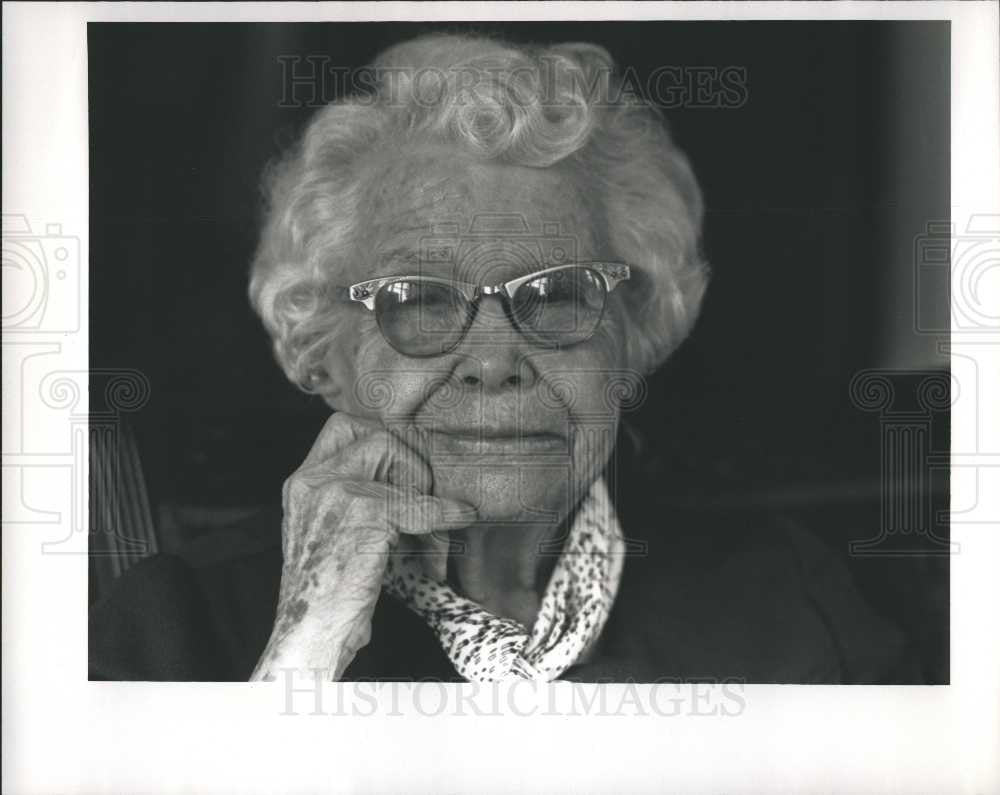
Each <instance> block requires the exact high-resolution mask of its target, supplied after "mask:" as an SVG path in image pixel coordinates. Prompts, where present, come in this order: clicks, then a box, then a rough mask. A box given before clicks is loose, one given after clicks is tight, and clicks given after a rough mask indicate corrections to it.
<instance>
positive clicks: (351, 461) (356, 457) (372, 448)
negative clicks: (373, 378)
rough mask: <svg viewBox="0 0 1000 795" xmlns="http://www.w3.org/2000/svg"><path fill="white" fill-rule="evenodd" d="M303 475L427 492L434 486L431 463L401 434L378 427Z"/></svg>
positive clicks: (304, 471)
mask: <svg viewBox="0 0 1000 795" xmlns="http://www.w3.org/2000/svg"><path fill="white" fill-rule="evenodd" d="M302 474H303V475H305V476H307V477H310V478H319V479H323V478H345V479H349V480H362V481H363V480H370V481H373V482H376V483H388V484H391V485H394V486H398V487H400V488H404V489H413V490H415V491H417V492H420V493H423V494H426V493H429V492H430V491H431V490H432V489H433V487H434V476H433V473H432V472H431V468H430V466H428V464H427V462H426V461H425V460H424V458H423V456H421V455H420V453H418V452H417V451H416V450H415V449H414V448H413V447H411V446H410V445H409V444H407V443H406V442H405V441H404V440H403V439H402V437H401V436H399V435H398V434H395V433H390V432H388V431H385V430H377V431H375V432H372V433H369V434H368V435H366V436H364V437H362V438H360V439H358V440H357V441H354V442H352V443H350V444H348V445H347V446H346V447H343V448H342V449H340V450H339V451H338V452H337V453H336V454H335V455H333V456H331V457H329V458H327V459H325V460H322V461H318V462H316V463H314V464H313V465H312V466H310V467H309V468H308V469H303V470H302Z"/></svg>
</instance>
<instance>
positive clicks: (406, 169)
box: [354, 147, 607, 284]
mask: <svg viewBox="0 0 1000 795" xmlns="http://www.w3.org/2000/svg"><path fill="white" fill-rule="evenodd" d="M585 184H586V181H585V180H583V179H581V178H580V177H579V176H577V175H575V174H574V173H573V172H572V171H571V170H570V169H568V168H565V167H561V168H560V167H553V168H544V169H540V168H527V167H522V166H515V165H506V164H495V163H482V162H477V161H474V160H471V159H469V158H467V157H457V156H455V155H454V154H453V153H451V152H449V151H448V150H444V149H441V148H440V147H437V148H420V149H416V150H410V151H406V152H398V153H395V154H394V155H393V156H392V157H390V158H388V159H385V158H383V159H382V160H380V162H378V163H377V164H374V165H373V166H372V167H371V170H370V177H369V178H368V182H367V190H366V193H365V198H364V201H363V214H362V216H361V217H362V223H363V232H362V234H361V236H360V237H361V240H360V241H359V242H360V244H361V248H362V256H361V261H360V262H359V263H358V264H359V266H360V267H361V270H360V271H359V272H358V273H357V274H354V275H357V277H358V278H372V277H375V276H391V275H399V274H404V273H406V274H424V275H433V276H443V277H446V278H453V279H460V280H462V281H469V282H473V283H477V284H487V283H497V282H499V281H501V280H503V279H509V278H513V277H515V276H517V275H522V274H524V273H530V272H532V271H534V270H540V269H541V268H544V267H548V266H552V265H560V264H564V263H566V262H574V261H586V260H595V259H602V258H606V257H607V252H606V250H605V249H606V247H605V246H604V245H603V243H602V241H603V240H604V239H605V238H606V235H605V233H604V231H603V217H602V216H603V214H602V212H601V211H600V209H599V202H598V201H596V197H594V196H593V195H591V192H589V191H588V190H587V189H586V187H585Z"/></svg>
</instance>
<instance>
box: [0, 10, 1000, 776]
mask: <svg viewBox="0 0 1000 795" xmlns="http://www.w3.org/2000/svg"><path fill="white" fill-rule="evenodd" d="M997 8H998V7H997V4H995V3H924V2H915V3H894V2H890V3H774V4H769V3H690V4H686V3H601V4H596V3H510V4H508V3H469V4H462V3H426V4H409V3H395V2H386V3H377V4H366V3H316V4H314V3H303V4H298V3H288V4H280V3H273V4H272V3H232V4H224V3H212V4H184V3H155V4H152V3H151V4H145V3H135V4H133V3H121V4H90V3H67V4H27V3H24V4H22V3H6V4H4V6H3V212H4V214H5V215H16V216H22V217H24V218H25V219H28V220H29V222H30V223H31V224H32V230H33V233H35V234H40V232H39V228H43V229H48V225H50V224H58V225H59V229H58V230H57V231H58V234H61V235H62V236H64V237H67V238H70V239H75V240H77V241H78V243H79V264H80V267H81V269H82V270H81V273H82V274H84V275H85V274H86V267H87V266H86V263H88V262H89V259H88V217H89V216H88V195H89V194H88V190H89V188H88V144H87V140H88V124H87V38H86V36H87V29H86V25H87V22H88V21H182V20H184V21H196V20H202V21H219V22H222V21H239V22H247V21H270V20H273V21H279V20H280V21H310V20H311V21H337V20H343V21H350V20H353V21H360V20H393V19H398V20H416V19H420V20H441V21H458V20H521V21H530V20H560V19H563V20H582V19H589V20H595V19H603V20H626V19H685V20H696V19H702V20H707V19H732V20H736V19H741V20H745V19H825V18H831V19H840V20H846V19H876V18H877V19H948V20H950V21H951V26H952V27H951V29H952V46H951V54H952V72H951V101H952V128H951V136H952V138H951V145H952V164H951V178H952V185H951V199H952V201H951V204H952V206H951V212H952V222H953V224H954V226H955V228H956V229H957V230H959V231H961V230H966V229H968V228H969V225H970V223H973V224H976V223H982V219H984V218H985V219H986V222H990V221H991V219H992V221H996V220H997V219H1000V180H998V179H997V175H1000V155H998V144H997V142H998V141H1000V126H998V119H1000V105H998V103H1000V99H998V97H1000V79H998V71H1000V67H998V63H1000V57H998V38H997V36H998V34H997V29H998V12H997ZM178 57H183V55H182V54H179V55H178ZM122 68H127V65H126V64H123V65H122ZM36 225H40V227H37V226H36ZM55 233H56V231H53V232H52V234H55ZM993 250H994V252H995V251H996V249H993ZM74 256H75V255H74ZM996 265H997V263H994V266H993V267H992V269H987V271H986V272H985V273H984V274H983V275H982V277H981V278H980V280H979V282H978V286H977V288H976V289H977V290H978V291H979V292H977V293H976V295H975V296H974V300H975V301H977V302H978V306H979V307H988V306H989V307H1000V267H996ZM953 278H954V276H953ZM4 281H5V286H6V281H7V274H6V272H5V274H4ZM86 284H87V280H86V278H82V279H80V281H79V285H80V290H79V301H80V303H79V305H78V307H77V308H78V310H79V313H80V314H79V317H80V318H86V317H87V306H88V296H87V293H86ZM963 291H964V292H963ZM967 298H968V288H967V286H965V285H964V284H962V283H959V282H958V281H957V280H956V281H954V282H953V300H955V301H962V300H967ZM74 311H75V310H74ZM995 314H996V313H994V316H995ZM64 325H65V326H66V327H65V328H61V329H60V328H55V329H54V330H50V331H39V332H37V333H34V334H32V333H24V334H20V335H17V336H14V338H13V339H10V337H11V336H12V335H8V334H6V333H5V334H4V359H3V382H4V398H3V399H4V407H3V438H4V443H3V465H4V466H3V477H4V480H3V487H4V508H3V510H4V519H3V522H4V527H3V750H4V765H3V791H4V792H5V793H22V792H24V793H27V792H44V793H64V792H65V793H69V792H111V793H117V792H199V793H208V792H243V793H251V792H313V791H316V790H317V789H318V788H322V789H323V790H324V791H325V790H331V791H364V792H368V791H376V792H378V791H407V792H464V791H475V792H493V791H496V792H500V791H511V790H518V791H527V792H535V791H537V792H570V791H572V792H585V791H607V790H609V789H613V790H615V791H622V792H644V791H658V792H660V791H674V792H676V791H683V792H722V791H726V792H783V791H787V792H816V791H823V792H833V791H836V792H841V791H851V792H858V791H864V792H916V791H919V792H952V793H957V792H991V791H992V792H996V791H1000V772H998V765H1000V762H998V753H997V749H998V748H1000V708H998V704H1000V655H998V653H997V652H998V639H1000V633H998V631H997V621H996V606H997V605H1000V577H998V576H997V566H998V564H1000V554H998V553H1000V534H998V533H997V530H998V527H1000V524H998V517H1000V422H998V418H1000V412H997V411H995V410H994V411H990V410H989V408H988V407H996V406H1000V367H997V362H998V356H997V353H998V351H1000V334H998V333H996V329H994V330H993V331H992V332H991V331H989V330H983V329H979V330H977V331H976V332H975V333H970V332H969V331H968V328H967V327H964V328H959V327H957V326H955V325H953V328H952V343H951V352H952V357H953V378H954V379H956V380H955V381H953V383H955V384H956V385H957V387H958V388H957V389H956V394H957V395H960V397H957V398H956V400H955V405H954V411H953V417H952V466H953V477H952V508H953V516H954V517H955V518H954V519H953V523H952V539H953V541H955V542H957V543H958V545H959V546H960V552H959V553H958V554H956V555H955V556H954V557H953V559H952V569H951V589H952V591H951V608H952V613H951V642H952V647H951V648H952V653H951V684H950V685H948V686H936V687H841V686H824V687H819V686H761V685H750V686H747V687H746V688H745V689H744V690H743V691H742V696H743V698H744V700H745V704H744V706H743V708H742V710H741V711H740V712H739V714H736V715H723V714H716V715H711V716H709V715H700V714H691V709H694V710H696V711H697V710H698V709H699V707H698V703H699V702H698V699H699V698H706V697H704V696H699V695H698V694H697V693H696V692H694V691H692V690H689V691H687V694H686V695H685V698H686V699H687V701H686V702H685V703H686V705H687V708H685V709H684V710H682V713H683V714H680V715H677V716H663V715H658V714H655V712H654V711H652V710H651V709H650V706H651V704H652V703H653V701H652V700H650V699H651V698H654V697H653V696H651V691H650V687H651V686H635V688H636V689H635V695H633V694H630V693H628V692H626V690H625V688H624V687H623V686H618V685H616V686H603V687H605V688H606V692H607V694H608V696H609V703H612V704H616V705H620V704H621V703H622V702H623V701H630V700H636V699H637V700H638V701H639V702H640V703H639V709H640V710H642V709H644V710H645V712H646V713H647V714H645V715H643V714H642V713H641V712H633V713H628V714H634V715H636V717H633V718H627V717H623V716H622V715H615V714H605V715H600V714H597V715H590V716H587V717H584V716H573V715H567V714H565V713H566V712H568V711H570V710H569V708H568V705H569V704H570V701H567V699H570V700H571V699H572V694H570V693H569V692H568V690H567V688H566V686H565V685H559V686H556V687H555V688H554V689H549V688H542V689H540V690H535V691H528V690H525V689H523V688H521V689H515V692H511V688H500V690H499V691H492V692H491V691H490V690H489V689H484V690H482V691H481V692H479V693H478V694H477V695H472V696H470V698H472V701H471V702H467V707H466V709H465V710H464V711H462V712H459V713H456V711H455V710H453V709H451V708H450V707H449V708H448V709H446V710H445V714H442V715H439V716H434V717H431V716H429V715H428V714H427V713H428V712H430V713H431V714H433V712H434V711H435V708H431V707H428V706H427V705H428V704H433V703H434V698H436V697H437V696H436V695H435V693H437V694H440V693H441V692H442V690H441V686H440V685H433V684H428V685H412V686H405V687H403V686H400V687H396V688H392V689H383V690H381V691H379V693H378V697H377V700H374V699H372V700H368V699H365V698H362V699H361V702H363V703H364V704H369V705H370V708H371V714H360V715H354V716H350V715H338V714H332V715H331V714H326V715H309V714H307V713H308V711H309V710H308V708H303V709H300V710H299V711H300V712H302V713H303V714H300V715H298V716H290V715H282V714H281V713H282V711H283V710H284V709H285V698H284V693H283V691H282V686H281V685H280V684H253V685H250V684H219V685H209V684H163V683H157V684H141V683H97V682H95V683H90V682H88V681H87V673H86V672H87V659H86V657H87V651H86V650H87V629H86V612H87V598H86V594H87V556H86V554H83V553H85V551H86V537H85V536H86V533H85V532H83V533H76V536H77V537H72V538H67V537H66V536H67V532H68V531H67V528H69V532H70V533H72V532H74V531H73V530H72V528H74V527H76V526H77V525H76V524H74V522H76V521H78V520H79V519H80V517H81V516H82V517H83V522H84V523H85V521H86V519H85V517H86V505H85V501H79V500H77V501H74V500H73V493H74V483H79V482H83V483H86V480H85V479H84V480H82V481H81V480H80V478H81V477H82V478H85V477H86V460H85V459H84V460H77V459H75V458H74V456H73V452H72V451H73V450H74V449H75V448H74V447H73V446H72V443H71V440H69V435H70V434H71V433H72V432H73V431H72V429H71V420H72V417H74V416H84V417H86V415H87V410H88V402H87V394H86V386H85V385H86V372H87V365H88V358H87V350H88V333H87V328H86V323H85V321H84V322H82V323H81V324H79V327H78V328H77V329H73V328H72V323H70V322H67V323H65V324H64ZM959 358H961V362H959V361H958V359H959ZM55 371H58V372H60V373H66V374H77V375H78V376H79V379H78V380H77V382H78V383H82V384H83V385H84V388H83V392H82V393H80V394H74V395H73V396H72V398H73V399H72V401H69V402H71V403H72V405H71V406H69V407H68V408H66V411H65V412H64V415H65V417H66V420H67V421H66V423H65V424H59V423H51V422H41V421H39V420H38V419H37V417H38V414H37V412H36V411H35V404H36V403H37V402H38V401H39V400H40V398H39V392H40V389H41V386H42V385H41V383H40V381H39V380H38V379H39V378H42V377H44V376H46V375H49V374H51V373H52V372H55ZM67 379H68V381H67V383H70V382H72V381H73V379H72V377H71V375H68V376H67ZM80 379H82V380H80ZM50 386H51V385H50ZM64 388H67V389H68V388H69V387H68V386H64ZM63 397H65V396H63ZM69 402H67V404H66V405H69ZM59 405H60V406H62V405H63V404H59ZM29 467H30V468H32V473H31V474H32V477H31V478H25V477H23V475H24V472H25V470H26V469H27V468H29ZM29 480H30V483H29ZM83 491H84V494H85V493H86V490H85V489H84V490H83ZM53 516H54V517H55V518H54V519H53V518H52V517H53ZM37 517H42V519H38V518H37ZM45 517H49V518H48V519H47V520H46V519H45ZM958 518H960V519H961V521H959V520H958ZM80 527H83V525H80ZM64 538H65V540H66V543H65V544H64V545H63V546H64V548H65V551H66V552H73V553H75V554H44V555H43V554H42V545H43V544H44V543H46V542H52V541H59V540H61V539H64ZM347 687H349V686H346V685H329V686H327V687H326V688H324V703H325V704H333V703H336V702H337V699H338V696H341V697H342V696H343V694H344V690H345V688H347ZM469 687H471V686H469ZM469 687H465V686H451V688H454V690H453V691H450V692H452V695H451V696H449V697H450V698H457V696H456V695H455V694H457V693H460V692H461V693H464V694H466V695H469V692H470V691H469ZM596 687H598V686H591V688H596ZM428 688H433V689H434V690H433V691H432V690H428ZM461 688H464V689H461ZM497 692H499V694H500V695H499V696H497V695H496V693H497ZM390 697H391V698H390ZM414 697H416V699H417V702H416V703H415V702H414ZM498 697H499V699H500V703H501V704H502V707H501V709H500V710H499V712H502V713H503V714H497V711H495V710H494V699H496V698H498ZM707 698H708V699H709V702H711V701H712V699H716V700H719V693H718V692H716V693H714V694H709V696H707ZM643 700H645V701H643ZM393 701H395V703H393ZM361 702H359V703H361ZM296 703H298V702H296ZM471 703H475V704H476V705H478V709H479V712H481V713H483V714H482V715H481V716H476V715H474V714H471V713H473V712H475V709H473V707H472V706H469V704H471ZM701 703H702V704H703V705H704V704H705V703H706V702H704V701H703V702H701ZM720 703H721V702H720ZM553 704H555V705H556V706H555V707H553ZM368 708H369V707H366V706H362V707H361V710H362V711H364V710H367V709H368ZM630 709H634V708H633V707H630ZM328 711H329V708H328ZM560 712H561V713H562V714H555V713H560ZM518 713H525V714H524V715H521V714H518ZM528 714H533V717H530V718H529V717H527V715H528Z"/></svg>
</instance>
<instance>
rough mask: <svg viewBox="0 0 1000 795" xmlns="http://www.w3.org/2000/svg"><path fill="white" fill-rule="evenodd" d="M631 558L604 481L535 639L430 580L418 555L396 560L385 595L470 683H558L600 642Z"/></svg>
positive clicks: (573, 538) (562, 561)
mask: <svg viewBox="0 0 1000 795" xmlns="http://www.w3.org/2000/svg"><path fill="white" fill-rule="evenodd" d="M624 550H625V544H624V541H623V537H622V533H621V529H620V527H619V524H618V519H617V517H616V516H615V512H614V508H613V507H612V506H611V501H610V499H609V497H608V491H607V487H606V486H605V484H604V481H603V480H602V479H601V478H598V479H597V480H596V481H594V484H593V485H592V486H591V489H590V492H589V493H588V494H587V496H586V497H585V498H584V500H583V501H582V503H581V504H580V507H579V510H578V511H577V514H576V517H575V519H574V521H573V523H572V526H571V527H570V530H569V535H568V537H567V539H566V542H565V545H564V547H563V550H562V553H561V554H560V556H559V560H558V561H557V562H556V565H555V569H554V570H553V572H552V576H551V577H550V579H549V583H548V586H547V587H546V589H545V595H544V596H543V597H542V603H541V607H540V609H539V611H538V617H537V618H536V620H535V624H534V626H533V627H532V629H531V631H530V632H529V631H528V630H527V629H526V628H525V626H524V625H523V624H521V623H520V622H518V621H515V620H513V619H509V618H500V617H498V616H495V615H493V614H492V613H489V612H487V611H486V610H484V609H483V608H482V607H480V606H479V605H478V604H476V603H475V602H473V601H471V600H469V599H466V598H464V597H462V596H459V595H458V594H457V593H455V591H454V590H453V589H452V588H451V587H450V586H449V585H447V584H446V583H443V582H439V581H437V580H435V579H432V578H431V577H428V576H426V575H425V574H424V573H423V569H422V567H421V566H420V560H419V558H418V557H417V556H416V555H412V554H403V555H391V556H390V558H389V564H388V566H387V568H386V572H385V577H384V579H383V582H382V587H383V588H385V590H387V591H388V592H389V593H391V594H392V595H393V596H395V597H397V598H398V599H400V600H402V601H403V603H404V604H406V605H407V607H409V608H410V609H411V610H413V611H414V612H415V613H417V614H418V615H419V616H421V617H422V618H423V619H424V621H426V622H427V623H428V625H430V627H431V628H432V629H433V630H434V631H435V632H436V633H437V636H438V640H440V641H441V645H442V646H443V647H444V650H445V652H446V653H447V654H448V657H449V658H450V659H451V662H452V664H453V665H454V666H455V670H457V671H458V673H459V674H461V676H463V677H464V678H465V679H467V680H468V681H478V682H499V681H504V680H509V679H517V678H522V679H534V680H543V681H551V680H553V679H556V678H558V677H559V676H560V675H561V674H562V673H563V672H564V671H565V670H566V669H567V668H569V667H570V666H571V665H573V664H574V663H576V662H577V661H578V660H580V659H581V657H582V656H583V655H584V654H585V653H586V652H587V650H588V648H589V647H590V646H591V645H592V644H593V643H594V641H596V640H597V637H598V635H600V633H601V629H602V628H603V627H604V622H605V621H606V620H607V618H608V613H609V612H610V611H611V605H612V603H613V602H614V599H615V594H616V593H617V591H618V582H619V580H620V579H621V572H622V563H623V561H624Z"/></svg>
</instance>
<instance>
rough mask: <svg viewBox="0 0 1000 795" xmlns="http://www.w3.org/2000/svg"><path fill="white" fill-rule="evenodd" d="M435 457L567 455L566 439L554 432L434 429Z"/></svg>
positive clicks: (431, 434) (511, 429)
mask: <svg viewBox="0 0 1000 795" xmlns="http://www.w3.org/2000/svg"><path fill="white" fill-rule="evenodd" d="M429 436H430V440H431V445H432V450H433V452H435V453H451V454H456V455H468V454H470V453H471V454H480V455H517V454H525V453H529V454H535V455H539V454H545V453H550V454H551V453H563V454H565V453H567V452H568V450H569V443H568V441H567V439H566V437H565V436H562V435H560V434H557V433H552V432H550V431H528V430H524V429H520V430H518V429H513V428H498V427H493V428H491V427H484V428H473V429H470V428H461V429H459V428H454V429H451V428H434V429H433V430H432V431H431V432H430V434H429Z"/></svg>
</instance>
